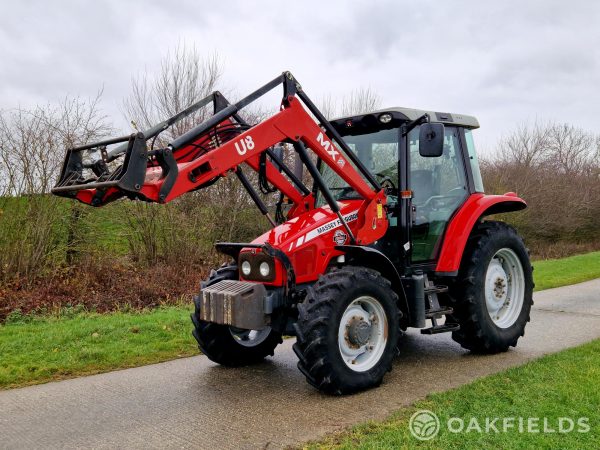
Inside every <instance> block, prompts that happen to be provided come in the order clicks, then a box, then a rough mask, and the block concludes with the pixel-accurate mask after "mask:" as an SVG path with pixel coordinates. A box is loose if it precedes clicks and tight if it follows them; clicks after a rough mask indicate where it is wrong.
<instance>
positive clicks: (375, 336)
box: [338, 296, 388, 372]
mask: <svg viewBox="0 0 600 450" xmlns="http://www.w3.org/2000/svg"><path fill="white" fill-rule="evenodd" d="M387 330H388V322H387V316H386V314H385V311H384V309H383V306H381V303H379V301H378V300H376V299H375V298H373V297H368V296H364V297H359V298H357V299H356V300H354V301H353V302H352V303H350V304H349V305H348V307H347V308H346V310H345V311H344V314H342V319H341V320H340V326H339V329H338V345H339V349H340V354H341V356H342V359H343V361H344V363H345V364H346V365H347V366H348V367H349V368H350V369H352V370H353V371H355V372H365V371H367V370H369V369H371V368H373V367H374V366H375V365H376V364H377V363H378V362H379V360H380V359H381V356H382V355H383V352H384V350H385V346H386V344H387Z"/></svg>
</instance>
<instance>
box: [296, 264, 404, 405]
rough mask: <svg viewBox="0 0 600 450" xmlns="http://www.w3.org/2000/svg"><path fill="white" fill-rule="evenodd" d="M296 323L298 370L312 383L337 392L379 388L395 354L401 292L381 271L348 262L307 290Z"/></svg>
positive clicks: (332, 392) (317, 386) (323, 389)
mask: <svg viewBox="0 0 600 450" xmlns="http://www.w3.org/2000/svg"><path fill="white" fill-rule="evenodd" d="M294 327H295V330H296V338H297V341H296V343H295V344H294V347H293V348H294V352H295V353H296V355H297V356H298V359H299V361H298V368H299V369H300V371H301V372H302V373H303V374H304V375H305V377H306V379H307V381H308V382H309V383H310V384H311V385H312V386H314V387H316V388H317V389H319V390H321V391H323V392H326V393H329V394H336V395H341V394H350V393H353V392H357V391H361V390H364V389H367V388H370V387H373V386H378V385H379V384H381V381H382V379H383V376H384V375H385V374H386V372H389V371H390V370H391V368H392V361H393V359H394V356H395V355H396V353H397V346H398V339H399V335H400V310H399V309H398V296H397V295H396V293H395V292H394V291H392V289H391V283H390V281H389V280H387V279H385V278H384V277H382V276H381V275H380V274H379V272H376V271H374V270H371V269H367V268H364V267H353V266H347V267H344V268H342V269H338V270H335V271H332V272H329V273H327V274H325V275H323V276H321V277H320V278H319V280H318V281H317V282H316V283H315V284H314V285H313V286H311V287H310V288H309V289H308V290H307V294H306V297H305V298H304V300H303V302H302V303H300V304H298V321H297V322H296V324H295V325H294Z"/></svg>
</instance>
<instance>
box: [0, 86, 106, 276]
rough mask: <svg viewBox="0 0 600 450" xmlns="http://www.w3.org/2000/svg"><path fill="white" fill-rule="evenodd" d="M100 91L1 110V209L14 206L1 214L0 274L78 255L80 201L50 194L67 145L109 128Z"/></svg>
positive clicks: (26, 271)
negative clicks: (69, 201) (92, 95)
mask: <svg viewBox="0 0 600 450" xmlns="http://www.w3.org/2000/svg"><path fill="white" fill-rule="evenodd" d="M100 95H101V93H100V94H98V96H97V97H96V98H94V99H91V100H82V99H79V98H65V99H64V100H63V101H62V102H61V103H60V104H58V105H56V106H52V105H48V106H45V107H36V108H33V109H30V110H27V109H15V110H10V111H5V112H4V113H3V114H1V115H0V175H1V176H2V179H3V184H2V185H1V186H2V188H1V189H2V192H1V194H2V195H3V196H2V197H1V198H0V210H9V211H10V213H9V214H0V228H1V229H2V233H0V279H6V278H14V277H19V276H21V275H23V276H26V277H28V278H29V277H31V276H32V275H33V277H31V278H35V277H36V276H37V275H41V274H43V273H44V272H45V271H49V270H52V267H57V266H58V265H60V263H62V262H63V261H64V258H65V257H66V258H67V259H68V258H69V257H70V256H71V257H72V256H73V255H74V251H73V249H74V246H75V244H76V242H78V239H77V236H78V234H79V233H81V230H80V229H81V227H80V226H79V219H80V215H79V213H78V206H77V205H76V204H75V203H72V204H69V206H67V205H66V204H65V203H64V202H61V199H59V198H57V197H52V196H49V195H48V193H49V191H50V189H51V188H52V186H53V185H54V182H55V180H56V177H57V176H58V175H59V173H60V169H61V164H62V161H63V158H64V156H65V149H66V148H68V147H72V146H74V145H78V144H83V143H86V142H88V141H89V140H95V139H98V138H101V137H103V136H105V135H106V134H107V133H108V132H109V131H110V127H109V126H107V124H106V122H105V118H104V116H102V114H101V113H100V110H99V100H100ZM5 176H6V178H5Z"/></svg>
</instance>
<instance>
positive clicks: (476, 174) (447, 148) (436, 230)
mask: <svg viewBox="0 0 600 450" xmlns="http://www.w3.org/2000/svg"><path fill="white" fill-rule="evenodd" d="M425 118H426V119H425ZM332 124H333V126H334V127H335V128H336V130H337V131H338V132H339V133H340V135H341V136H342V137H343V138H344V141H345V142H346V143H347V145H348V147H349V148H350V149H351V150H352V151H353V152H355V154H356V156H357V157H358V158H359V159H360V160H361V162H362V163H363V165H364V166H365V167H366V168H367V169H368V170H370V171H371V172H372V173H373V174H374V175H375V176H376V177H377V179H378V181H379V182H380V183H381V185H382V187H384V188H385V190H386V194H387V205H388V219H389V224H390V229H389V231H388V233H387V234H386V238H385V239H384V242H380V243H378V245H380V246H383V247H384V250H385V253H386V254H388V255H389V256H390V259H391V260H392V261H393V262H394V263H395V264H396V265H398V266H400V265H402V263H403V261H402V257H401V255H403V254H405V253H406V252H404V251H401V250H402V249H400V248H398V243H403V245H404V244H406V243H407V242H409V246H407V247H408V248H405V250H409V252H408V253H409V255H410V256H409V258H410V259H409V260H408V261H405V262H407V263H409V264H410V265H413V266H420V265H425V266H427V265H431V264H433V263H435V261H436V260H437V257H438V255H439V250H440V246H441V243H442V241H443V236H444V232H445V229H446V226H447V224H448V222H449V220H450V218H451V217H452V216H453V214H454V213H455V212H456V211H457V210H458V209H459V208H460V207H461V206H462V205H463V204H464V202H465V201H466V200H467V198H469V196H470V195H471V194H473V193H477V192H483V183H482V180H481V174H480V170H479V164H478V161H477V155H476V153H475V147H474V142H473V136H472V130H474V129H476V128H478V127H479V123H478V122H477V119H475V118H474V117H471V116H465V115H460V114H447V113H438V112H431V111H422V110H416V109H408V108H390V109H385V110H380V111H375V112H372V113H368V114H364V115H359V116H353V117H346V118H340V119H335V120H333V121H332ZM425 127H428V128H429V129H428V130H425V129H424V128H425ZM434 127H435V130H437V131H431V130H433V129H434ZM428 132H429V133H432V132H433V133H435V132H437V133H439V134H440V136H437V139H436V142H433V141H432V142H428V143H427V144H426V145H425V144H422V143H421V140H422V135H423V134H425V135H427V133H428ZM425 146H427V148H425ZM322 173H323V177H324V179H325V180H326V181H327V183H328V186H329V188H330V189H331V190H332V191H333V192H334V193H335V195H336V199H337V200H348V199H352V198H356V197H357V195H358V194H357V193H356V192H355V191H354V190H353V189H352V188H351V187H349V186H348V185H347V184H346V183H345V182H344V181H343V180H342V179H341V178H340V177H339V176H337V174H336V173H335V172H334V171H333V170H331V169H330V167H329V166H324V167H322ZM403 224H406V225H407V226H406V227H405V226H403Z"/></svg>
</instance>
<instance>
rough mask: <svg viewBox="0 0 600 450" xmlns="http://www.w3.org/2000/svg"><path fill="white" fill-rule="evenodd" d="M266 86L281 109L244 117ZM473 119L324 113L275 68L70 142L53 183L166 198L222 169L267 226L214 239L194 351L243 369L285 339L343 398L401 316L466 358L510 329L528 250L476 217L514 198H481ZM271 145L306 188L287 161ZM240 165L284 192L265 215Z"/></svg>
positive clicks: (377, 375) (505, 207) (415, 113)
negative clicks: (246, 84) (163, 140)
mask: <svg viewBox="0 0 600 450" xmlns="http://www.w3.org/2000/svg"><path fill="white" fill-rule="evenodd" d="M279 85H281V86H282V87H283V100H282V103H281V108H280V110H279V112H277V113H276V114H274V115H273V116H271V117H269V118H268V119H266V120H264V121H262V122H260V123H258V124H255V125H251V124H248V123H246V122H245V121H244V120H243V118H242V117H240V115H239V111H240V110H241V109H242V108H244V107H245V106H247V105H248V104H249V103H251V102H253V101H254V100H256V99H257V98H259V97H261V96H262V95H263V94H265V93H266V92H268V91H270V90H272V89H274V88H275V87H277V86H279ZM210 103H212V105H213V107H214V114H213V115H212V116H211V117H210V118H209V119H208V120H206V121H205V122H203V123H201V124H199V125H198V126H196V127H195V128H193V129H191V130H190V131H188V132H187V133H185V134H184V135H182V136H180V137H178V138H176V139H175V140H173V141H172V142H170V143H169V144H168V145H166V146H165V147H163V148H156V149H155V148H154V142H155V140H156V137H157V136H158V134H159V133H161V132H162V131H164V130H165V129H167V128H169V127H170V126H171V125H172V124H173V123H175V122H177V121H178V120H180V119H182V118H183V117H186V116H189V115H190V114H192V113H193V112H194V111H196V110H198V109H199V108H202V107H206V106H207V105H209V104H210ZM478 126H479V124H478V122H477V120H476V119H475V118H473V117H470V116H465V115H460V114H448V113H440V112H427V111H419V110H415V109H406V108H389V109H384V110H380V111H374V112H371V113H367V114H361V115H357V116H353V117H345V118H342V119H337V120H332V121H328V120H326V119H325V117H324V116H323V114H322V113H321V112H320V111H319V110H318V109H317V108H316V107H315V105H314V104H313V102H312V101H311V100H310V99H309V98H308V97H307V95H306V94H305V93H304V91H303V90H302V88H301V86H300V85H299V84H298V82H297V81H296V80H295V78H294V77H293V76H292V74H290V73H289V72H285V73H283V74H282V75H281V76H279V77H277V78H276V79H274V80H273V81H271V82H270V83H268V84H266V85H265V86H263V87H261V88H260V89H258V90H257V91H255V92H254V93H252V94H251V95H249V96H248V97H246V98H244V99H242V100H240V101H239V102H237V103H235V104H230V103H228V102H227V101H226V100H225V98H224V97H223V96H222V95H221V94H220V93H219V92H215V93H213V94H212V95H211V96H209V97H207V98H205V99H203V100H201V101H200V102H198V103H196V104H195V105H193V106H191V107H189V108H188V109H186V110H185V111H182V112H181V113H179V114H177V115H176V116H174V117H172V118H170V119H168V120H166V121H165V122H162V123H160V124H158V125H156V126H154V127H152V128H151V129H149V130H146V131H144V132H139V133H135V134H132V135H131V136H125V137H121V138H116V139H111V140H106V141H103V142H97V143H94V144H90V145H85V146H82V147H78V148H73V149H70V150H68V152H67V156H66V159H65V162H64V165H63V169H62V172H61V176H60V179H59V181H58V184H57V185H56V187H55V188H54V190H53V192H54V193H55V194H57V195H61V196H66V197H72V198H75V199H77V200H79V201H81V202H83V203H86V204H89V205H92V206H102V205H104V204H106V203H108V202H111V201H113V200H116V199H118V198H121V197H127V198H129V199H137V200H143V201H148V202H158V203H167V202H170V201H172V200H174V199H175V198H177V197H179V196H180V195H183V194H185V193H186V192H190V191H195V190H197V189H202V188H204V187H207V186H210V185H212V184H213V183H215V182H216V181H218V180H219V179H220V178H221V177H225V176H228V175H235V176H236V177H237V178H238V179H239V181H240V182H241V184H242V185H243V186H244V188H245V189H246V190H247V191H248V194H249V195H250V197H251V198H252V200H253V201H254V202H255V203H256V205H257V207H258V208H259V210H260V211H261V213H262V214H263V215H265V217H266V218H267V219H268V220H269V221H270V222H271V224H272V229H271V230H269V231H268V232H266V233H264V234H263V235H262V236H259V237H258V238H256V239H255V240H254V241H253V242H250V243H217V244H216V249H217V250H218V251H220V252H222V253H224V254H225V255H228V256H229V257H230V258H231V262H230V263H228V264H225V265H223V266H221V267H220V268H219V269H216V270H213V271H212V272H211V274H210V277H209V278H208V279H207V280H205V281H204V282H202V284H201V289H200V293H199V295H198V296H197V297H195V300H194V302H195V311H194V313H193V314H192V322H193V324H194V330H193V335H194V337H195V338H196V339H197V341H198V344H199V347H200V350H201V351H202V352H203V353H204V354H205V355H206V356H208V357H209V358H210V359H211V360H213V361H215V362H217V363H219V364H223V365H225V366H242V365H246V364H252V363H256V362H258V361H261V360H262V359H263V358H264V357H266V356H268V355H273V351H274V349H275V347H276V346H277V345H278V344H280V343H281V342H282V336H283V335H291V336H296V343H295V344H294V351H295V353H296V354H297V356H298V359H299V361H298V368H299V369H300V370H301V371H302V373H303V374H304V375H305V376H306V379H307V380H308V382H309V383H310V384H312V385H313V386H315V387H316V388H317V389H320V390H322V391H324V392H329V393H335V394H346V393H351V392H356V391H359V390H362V389H366V388H370V387H372V386H376V385H379V384H380V383H381V381H382V379H383V377H384V375H385V373H386V372H388V371H389V370H391V367H392V360H393V359H394V355H396V353H397V351H398V350H397V348H398V344H399V337H400V334H401V332H402V331H403V330H406V329H407V328H409V327H414V328H420V329H421V332H422V333H424V334H436V333H443V332H451V333H452V338H453V339H454V340H455V341H457V342H458V343H459V344H460V345H462V346H463V347H465V348H467V349H469V350H471V351H473V352H481V353H495V352H502V351H506V350H507V349H508V348H509V347H511V346H515V345H516V344H517V341H518V339H519V337H521V336H523V333H524V329H525V325H526V323H527V322H528V321H529V313H530V309H531V305H532V290H533V280H532V268H531V264H530V261H529V257H528V252H527V249H526V248H525V245H524V243H523V240H522V239H521V237H519V235H518V234H517V232H516V231H515V230H514V229H513V228H512V227H510V226H508V225H506V224H504V223H502V222H495V221H484V220H483V219H484V218H485V217H487V216H489V215H492V214H497V213H505V212H508V211H517V210H521V209H523V208H525V207H526V204H525V202H524V201H523V200H522V199H520V198H519V197H517V195H515V194H514V193H507V194H505V195H485V194H484V192H483V184H482V180H481V175H480V171H479V166H478V162H477V156H476V154H475V148H474V144H473V138H472V130H473V129H475V128H477V127H478ZM148 141H151V142H152V144H151V145H150V146H148V145H147V142H148ZM283 146H287V147H288V148H290V149H291V148H293V150H294V151H295V152H296V157H297V158H298V160H299V161H301V163H302V165H298V167H300V168H302V167H305V168H306V170H307V171H308V173H309V174H310V178H311V180H312V185H307V184H306V183H305V179H307V178H308V177H302V176H301V174H299V173H298V171H297V170H293V169H291V168H290V167H288V165H286V163H285V158H284V157H283ZM109 148H110V150H109ZM289 151H291V150H289ZM311 152H312V155H311ZM242 168H243V170H247V169H251V170H254V171H256V172H257V173H258V177H259V181H260V183H259V184H260V186H261V187H262V188H263V190H264V189H267V190H278V191H279V192H280V193H281V195H280V200H279V202H278V203H277V211H276V217H275V218H276V220H273V219H272V217H271V215H270V214H269V209H268V207H267V206H266V205H265V203H264V202H263V200H262V198H263V197H261V196H260V195H259V194H258V193H257V192H256V190H255V188H254V186H253V184H252V183H251V182H250V181H249V180H248V178H247V177H246V175H245V173H244V171H243V170H242ZM277 222H278V223H277ZM442 319H443V321H442ZM427 320H430V321H431V326H429V327H428V328H427V327H426V326H427V325H426V322H427Z"/></svg>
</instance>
